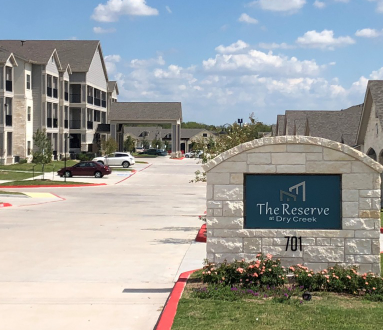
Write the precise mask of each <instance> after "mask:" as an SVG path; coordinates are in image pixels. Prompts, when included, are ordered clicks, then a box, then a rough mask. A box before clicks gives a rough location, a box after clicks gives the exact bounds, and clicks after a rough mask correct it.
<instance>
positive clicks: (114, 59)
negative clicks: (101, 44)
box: [104, 55, 121, 75]
mask: <svg viewBox="0 0 383 330" xmlns="http://www.w3.org/2000/svg"><path fill="white" fill-rule="evenodd" d="M104 60H105V66H106V71H107V72H108V75H109V74H113V73H115V72H116V63H119V62H120V61H121V56H120V55H107V56H105V57H104Z"/></svg>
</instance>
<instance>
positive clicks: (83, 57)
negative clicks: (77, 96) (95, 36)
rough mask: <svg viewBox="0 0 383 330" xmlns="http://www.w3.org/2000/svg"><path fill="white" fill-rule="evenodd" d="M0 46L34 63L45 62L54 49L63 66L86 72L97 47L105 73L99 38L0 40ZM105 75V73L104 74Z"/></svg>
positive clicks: (74, 70)
mask: <svg viewBox="0 0 383 330" xmlns="http://www.w3.org/2000/svg"><path fill="white" fill-rule="evenodd" d="M0 47H2V48H4V49H7V50H9V51H11V52H13V53H14V54H17V55H18V56H20V57H21V58H23V59H26V60H29V61H31V62H32V63H36V64H46V63H47V62H48V60H49V59H50V57H51V56H52V53H53V51H54V50H55V49H56V50H57V52H58V54H59V58H60V62H61V64H62V67H63V68H66V67H67V66H68V64H70V66H71V70H72V71H73V72H87V71H88V70H89V67H90V64H91V63H92V60H93V57H94V54H95V52H96V50H97V48H99V51H100V53H101V59H102V64H103V66H104V71H105V74H106V68H105V63H104V59H103V56H102V50H101V46H100V41H99V40H26V41H24V42H23V43H22V42H21V41H20V40H0ZM106 77H107V74H106Z"/></svg>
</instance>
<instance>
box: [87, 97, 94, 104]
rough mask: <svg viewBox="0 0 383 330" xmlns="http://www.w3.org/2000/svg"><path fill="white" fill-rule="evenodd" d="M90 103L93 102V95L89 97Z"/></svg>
mask: <svg viewBox="0 0 383 330" xmlns="http://www.w3.org/2000/svg"><path fill="white" fill-rule="evenodd" d="M87 101H88V103H90V104H93V96H89V95H88V98H87Z"/></svg>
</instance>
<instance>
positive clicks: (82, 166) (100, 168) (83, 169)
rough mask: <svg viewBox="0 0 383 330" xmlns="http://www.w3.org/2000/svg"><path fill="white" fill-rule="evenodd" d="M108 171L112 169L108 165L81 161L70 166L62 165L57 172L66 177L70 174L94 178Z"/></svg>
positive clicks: (108, 172) (100, 176)
mask: <svg viewBox="0 0 383 330" xmlns="http://www.w3.org/2000/svg"><path fill="white" fill-rule="evenodd" d="M110 173H112V170H111V169H110V168H109V166H105V165H103V164H100V163H98V162H93V161H88V162H81V163H78V164H76V165H73V166H71V167H64V168H62V169H61V170H59V171H58V172H57V174H58V175H60V177H63V176H64V175H65V176H66V177H67V178H69V177H71V176H94V177H95V178H102V177H103V176H104V175H108V174H110Z"/></svg>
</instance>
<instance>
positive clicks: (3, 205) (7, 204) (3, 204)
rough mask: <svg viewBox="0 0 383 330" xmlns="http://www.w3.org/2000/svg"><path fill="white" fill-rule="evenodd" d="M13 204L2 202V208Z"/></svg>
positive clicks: (0, 204)
mask: <svg viewBox="0 0 383 330" xmlns="http://www.w3.org/2000/svg"><path fill="white" fill-rule="evenodd" d="M10 206H12V204H9V203H0V209H1V208H3V207H10Z"/></svg>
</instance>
